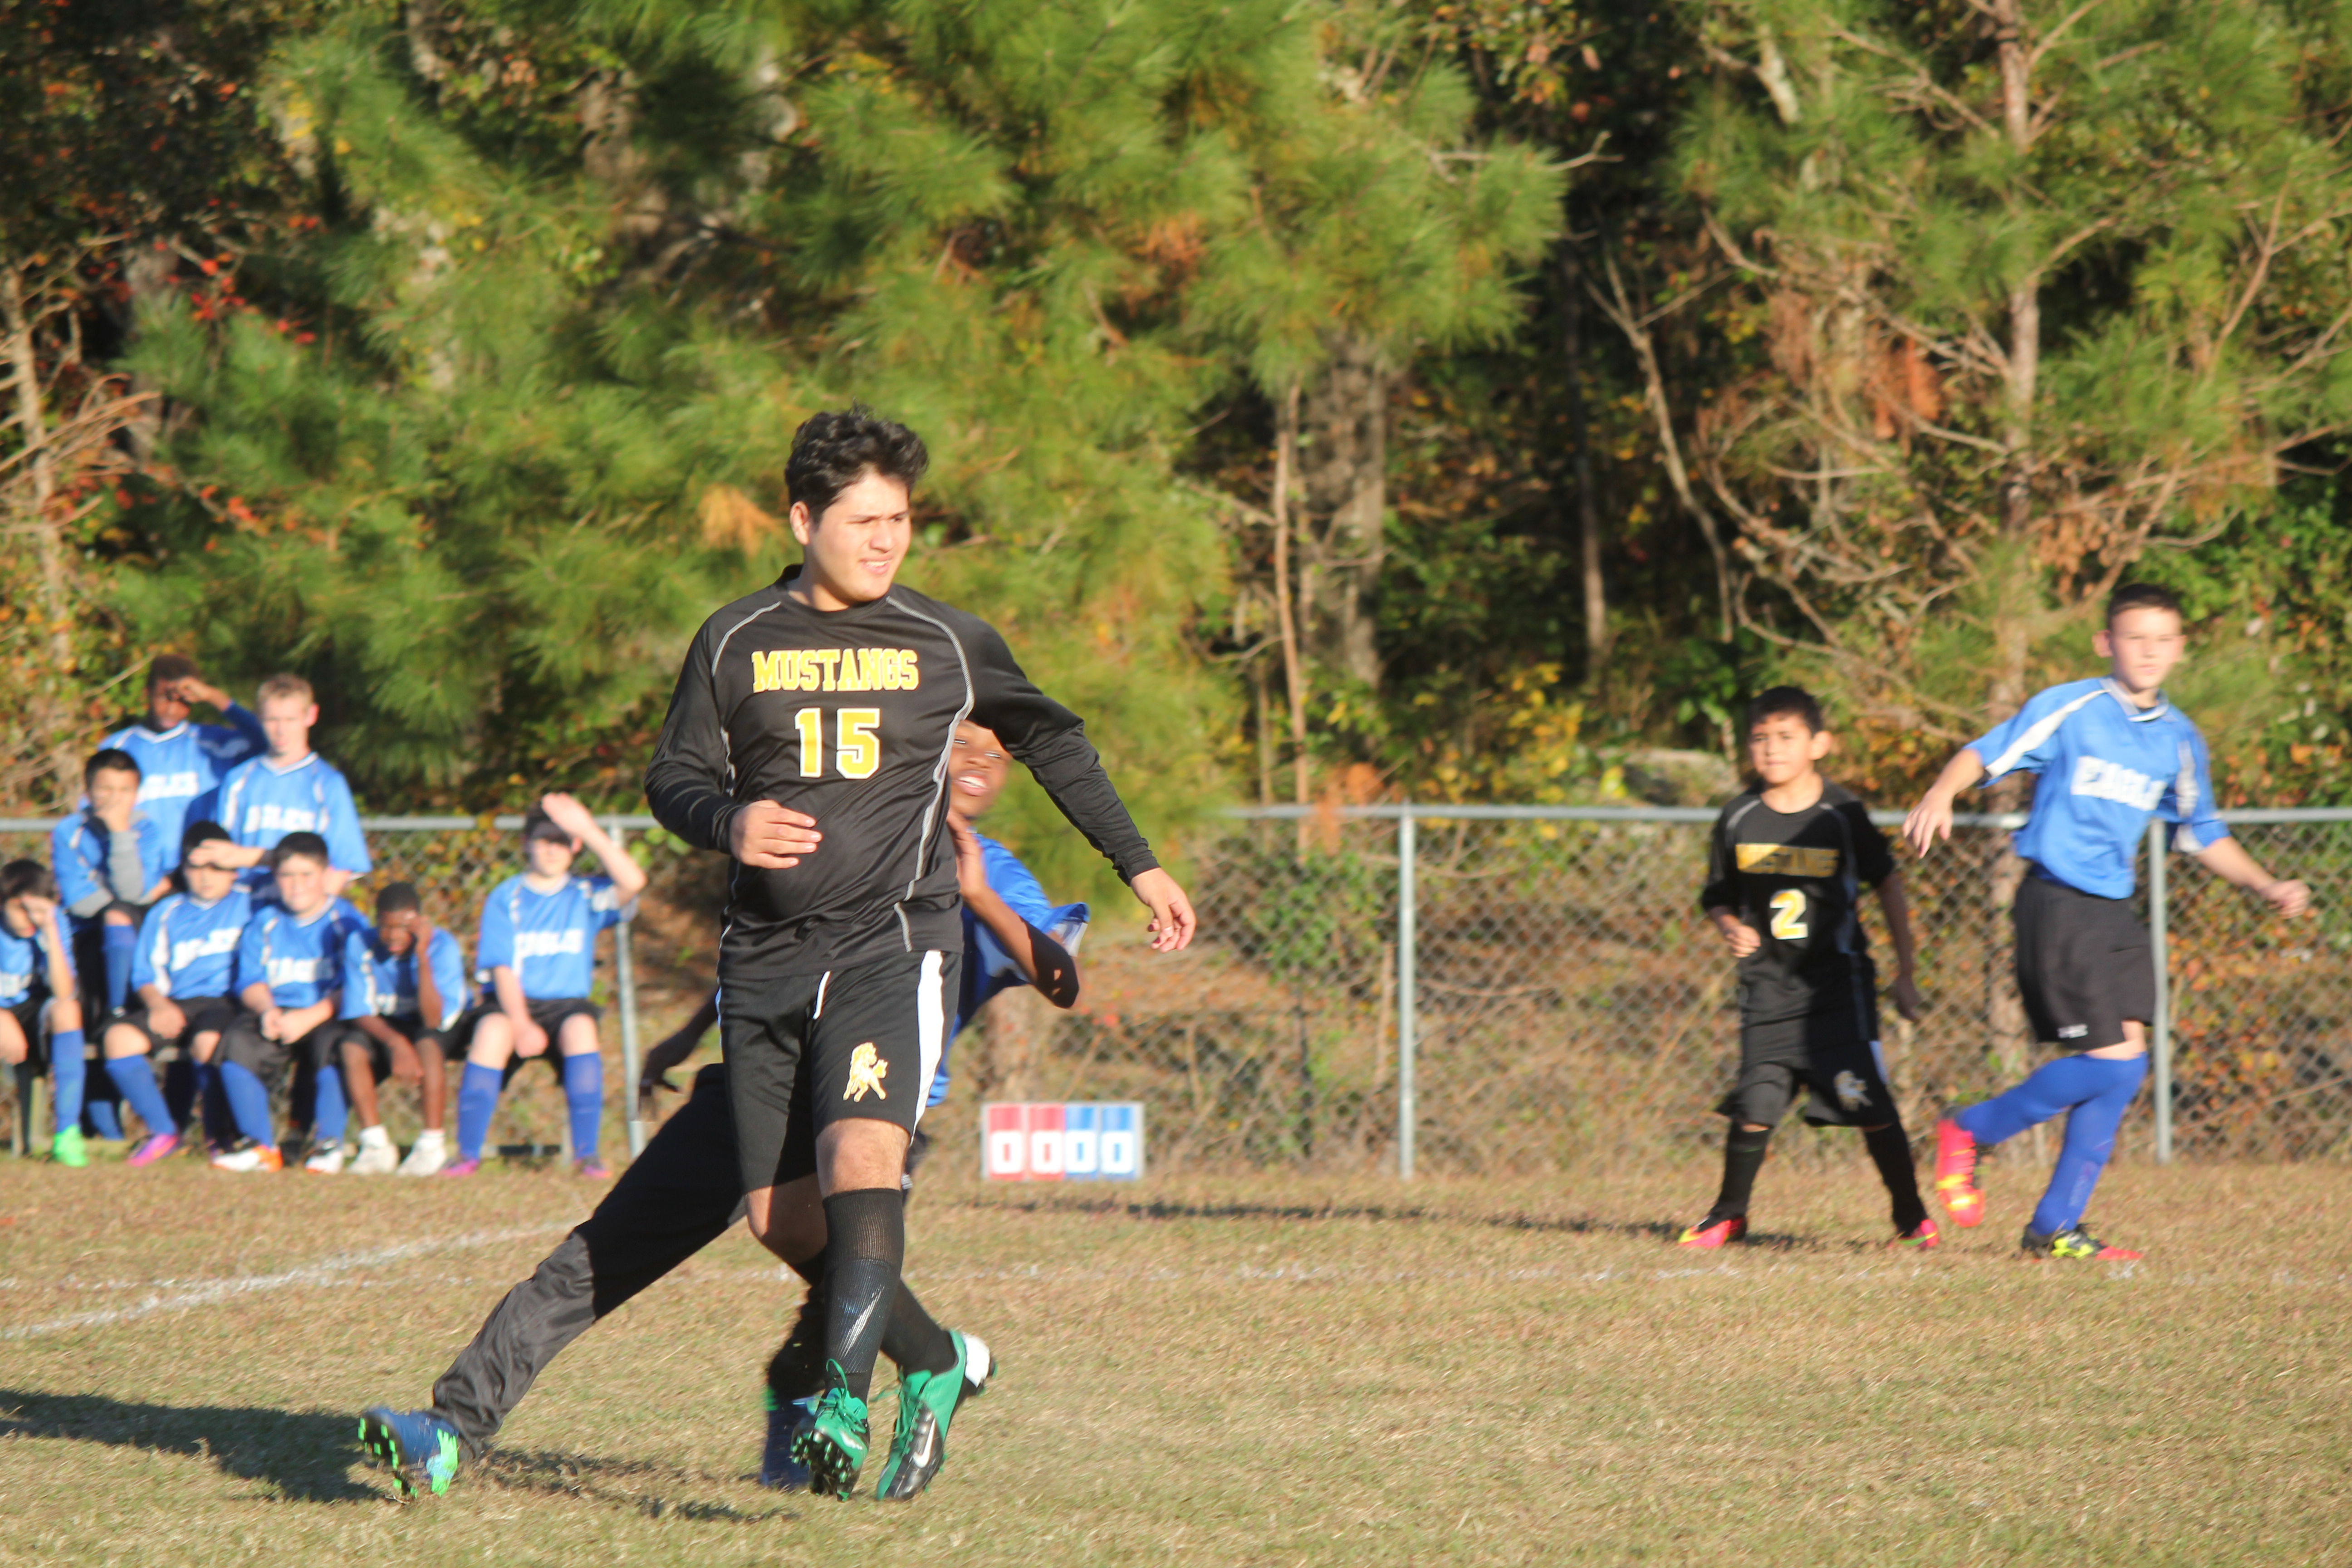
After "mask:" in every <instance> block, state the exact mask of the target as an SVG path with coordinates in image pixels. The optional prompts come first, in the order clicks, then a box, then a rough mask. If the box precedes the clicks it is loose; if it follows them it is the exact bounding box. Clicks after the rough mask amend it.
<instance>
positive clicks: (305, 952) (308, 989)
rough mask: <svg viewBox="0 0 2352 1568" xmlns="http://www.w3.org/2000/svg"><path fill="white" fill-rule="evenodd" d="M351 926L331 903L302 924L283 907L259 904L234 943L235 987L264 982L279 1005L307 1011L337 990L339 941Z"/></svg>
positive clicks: (339, 983) (340, 955)
mask: <svg viewBox="0 0 2352 1568" xmlns="http://www.w3.org/2000/svg"><path fill="white" fill-rule="evenodd" d="M351 932H352V924H351V921H350V920H349V919H348V918H347V917H346V916H344V915H343V914H342V913H341V911H340V910H338V909H337V908H336V906H335V905H334V904H332V903H329V904H326V905H324V906H322V907H321V908H320V910H319V911H318V912H317V913H316V914H313V915H311V916H310V918H309V919H308V920H300V919H297V918H296V917H295V915H294V914H293V912H292V911H291V910H288V909H287V908H286V906H285V905H283V904H263V905H260V906H258V907H257V908H256V909H255V910H254V911H253V919H252V920H250V921H247V923H246V928H245V935H244V936H243V937H241V938H240V939H239V940H238V942H237V944H236V988H237V990H238V992H239V993H242V992H243V991H244V990H245V988H246V987H247V986H248V985H252V984H267V985H268V987H269V995H270V999H271V1000H272V1001H274V1002H276V1003H277V1004H278V1005H279V1006H280V1007H308V1006H310V1005H312V1004H314V1003H316V1002H319V1001H320V1000H322V999H324V998H326V997H329V996H332V995H333V994H336V993H337V992H338V991H341V989H342V984H343V943H344V941H345V939H346V938H348V937H349V936H350V935H351Z"/></svg>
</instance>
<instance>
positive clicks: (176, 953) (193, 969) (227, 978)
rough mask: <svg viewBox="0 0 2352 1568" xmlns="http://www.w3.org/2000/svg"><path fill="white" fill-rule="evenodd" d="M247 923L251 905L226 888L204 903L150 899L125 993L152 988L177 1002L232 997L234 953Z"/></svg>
mask: <svg viewBox="0 0 2352 1568" xmlns="http://www.w3.org/2000/svg"><path fill="white" fill-rule="evenodd" d="M252 918H253V900H252V898H251V896H250V895H248V894H247V892H246V890H245V889H243V888H231V889H229V890H228V891H227V892H226V893H224V894H222V895H221V896H220V897H219V898H217V899H215V900H213V901H212V902H211V903H209V904H207V903H205V902H204V901H203V900H199V899H198V898H196V897H195V896H194V894H192V893H173V894H170V895H168V896H166V897H164V898H163V899H160V900H156V903H155V907H154V908H153V909H152V910H148V911H147V918H146V919H145V920H144V921H141V922H140V925H139V949H138V951H137V952H135V953H133V954H132V955H131V989H132V990H133V991H136V990H138V989H139V988H140V987H142V986H144V985H152V986H153V987H154V988H155V989H156V990H158V991H160V992H162V993H163V994H164V995H166V996H170V997H173V998H174V999H178V998H181V997H194V996H227V995H230V994H233V993H234V990H235V984H234V982H235V978H236V948H237V943H238V942H239V941H240V940H241V939H242V938H243V937H244V935H245V928H246V924H247V921H250V920H251V919H252Z"/></svg>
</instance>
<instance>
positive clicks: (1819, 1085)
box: [1717, 1008, 1896, 1127]
mask: <svg viewBox="0 0 2352 1568" xmlns="http://www.w3.org/2000/svg"><path fill="white" fill-rule="evenodd" d="M1876 1022H1877V1020H1876V1018H1875V1016H1874V1014H1865V1015H1861V1016H1857V1015H1856V1014H1855V1013H1854V1012H1853V1009H1851V1008H1841V1009H1839V1010H1838V1011H1836V1012H1834V1013H1813V1014H1810V1015H1808V1016H1805V1017H1802V1018H1779V1019H1774V1020H1771V1021H1770V1022H1767V1023H1746V1022H1743V1023H1742V1024H1741V1025H1740V1029H1739V1083H1738V1087H1737V1088H1735V1089H1733V1090H1732V1091H1731V1092H1730V1093H1729V1094H1727V1095H1726V1096H1724V1099H1723V1103H1722V1104H1721V1105H1719V1106H1718V1107H1717V1110H1721V1111H1722V1112H1723V1114H1724V1115H1726V1116H1727V1117H1730V1118H1731V1119H1732V1120H1733V1121H1737V1122H1739V1123H1741V1124H1743V1125H1745V1126H1749V1127H1777V1126H1779V1125H1780V1119H1781V1118H1782V1117H1783V1116H1786V1115H1787V1114H1788V1113H1789V1106H1790V1102H1791V1101H1792V1100H1795V1099H1796V1097H1797V1090H1798V1089H1804V1090H1805V1091H1806V1092H1805V1120H1806V1121H1809V1122H1811V1123H1812V1124H1813V1125H1814V1126H1816V1127H1877V1126H1881V1125H1883V1124H1885V1123H1886V1122H1889V1121H1894V1120H1895V1114H1896V1112H1895V1095H1894V1092H1893V1090H1891V1089H1888V1088H1887V1086H1886V1067H1885V1062H1884V1061H1883V1060H1882V1059H1881V1058H1880V1056H1879V1050H1878V1041H1877V1038H1876V1036H1877V1033H1878V1031H1877V1028H1876V1027H1875V1025H1876Z"/></svg>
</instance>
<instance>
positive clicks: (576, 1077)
mask: <svg viewBox="0 0 2352 1568" xmlns="http://www.w3.org/2000/svg"><path fill="white" fill-rule="evenodd" d="M563 1099H564V1102H565V1103H566V1104H568V1105H569V1106H571V1108H572V1158H573V1159H575V1160H593V1159H594V1158H595V1157H596V1137H597V1123H598V1122H599V1121H602V1120H603V1119H604V1058H602V1057H600V1056H598V1055H597V1054H596V1053H595V1052H594V1051H583V1052H581V1053H580V1054H579V1055H578V1056H576V1057H566V1058H563Z"/></svg>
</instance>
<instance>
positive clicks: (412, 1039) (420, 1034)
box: [320, 1013, 465, 1083]
mask: <svg viewBox="0 0 2352 1568" xmlns="http://www.w3.org/2000/svg"><path fill="white" fill-rule="evenodd" d="M384 1022H385V1023H387V1024H389V1025H391V1026H392V1027H393V1029H394V1032H395V1033H397V1034H400V1035H402V1036H404V1037H406V1038H407V1040H408V1042H409V1044H411V1045H413V1046H415V1047H416V1049H417V1051H418V1053H419V1054H420V1055H421V1054H422V1053H423V1052H424V1051H425V1049H427V1048H428V1047H430V1048H433V1049H437V1050H438V1051H439V1052H440V1053H441V1059H442V1060H443V1061H455V1060H456V1059H457V1058H458V1057H459V1056H460V1055H461V1054H462V1053H460V1052H459V1051H458V1050H457V1048H456V1047H453V1046H452V1045H451V1044H450V1035H451V1034H452V1033H453V1032H454V1031H455V1029H456V1027H457V1026H456V1025H452V1026H450V1028H449V1029H428V1028H426V1027H425V1020H424V1019H423V1018H421V1017H419V1016H417V1015H415V1014H414V1013H406V1014H397V1015H394V1016H392V1017H389V1018H386V1019H385V1020H384ZM464 1022H465V1019H464V1018H463V1017H460V1018H459V1019H458V1020H457V1023H458V1024H463V1023H464ZM346 1046H357V1047H359V1048H360V1049H362V1050H363V1051H365V1052H366V1053H367V1058H368V1069H369V1071H370V1072H372V1073H373V1075H374V1078H375V1081H376V1082H378V1083H382V1082H383V1080H384V1079H388V1078H390V1077H391V1076H392V1047H390V1046H387V1045H385V1044H384V1043H383V1041H382V1040H379V1039H377V1038H376V1037H374V1036H373V1035H371V1034H369V1033H368V1032H367V1031H366V1030H365V1029H362V1028H361V1027H360V1025H359V1020H358V1019H356V1018H346V1019H344V1020H343V1028H342V1033H341V1036H340V1037H337V1038H336V1039H335V1040H334V1041H333V1042H332V1043H331V1045H329V1046H328V1047H327V1048H326V1049H325V1050H324V1051H323V1052H322V1053H321V1054H320V1066H322V1067H337V1068H340V1067H342V1066H343V1065H345V1064H344V1061H343V1049H342V1048H343V1047H346Z"/></svg>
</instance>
